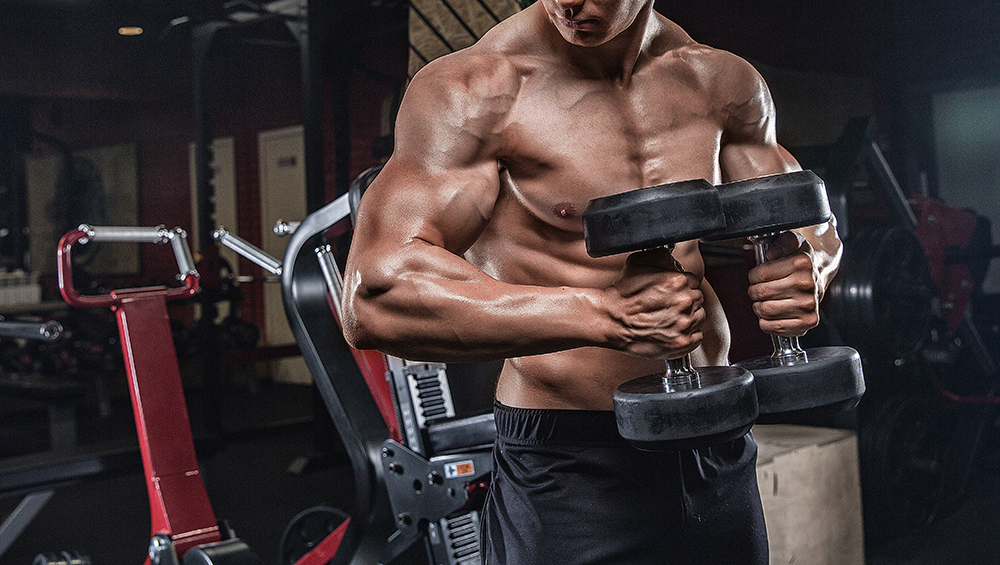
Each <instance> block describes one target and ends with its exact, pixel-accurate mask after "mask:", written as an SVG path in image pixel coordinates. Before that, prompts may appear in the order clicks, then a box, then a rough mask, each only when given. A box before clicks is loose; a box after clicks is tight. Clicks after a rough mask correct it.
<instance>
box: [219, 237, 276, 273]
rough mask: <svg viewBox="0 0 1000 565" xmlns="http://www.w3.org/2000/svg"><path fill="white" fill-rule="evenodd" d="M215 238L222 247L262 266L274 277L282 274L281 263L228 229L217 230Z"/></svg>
mask: <svg viewBox="0 0 1000 565" xmlns="http://www.w3.org/2000/svg"><path fill="white" fill-rule="evenodd" d="M213 237H215V240H216V241H218V242H219V243H221V244H222V245H225V246H226V247H228V248H230V249H232V250H233V251H235V252H237V253H239V254H240V255H242V256H244V257H246V258H247V259H249V260H251V261H253V262H254V263H256V264H258V265H260V266H261V267H263V268H264V269H265V270H266V271H268V272H269V273H271V274H272V275H280V274H281V261H278V260H277V259H275V258H274V257H272V256H270V255H268V254H267V252H265V251H264V250H263V249H261V248H259V247H257V246H255V245H254V244H252V243H250V242H249V241H247V240H245V239H243V238H242V237H239V236H237V235H233V234H231V233H229V231H227V230H226V228H224V227H222V228H219V229H217V230H215V234H214V236H213Z"/></svg>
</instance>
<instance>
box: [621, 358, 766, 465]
mask: <svg viewBox="0 0 1000 565" xmlns="http://www.w3.org/2000/svg"><path fill="white" fill-rule="evenodd" d="M698 376H699V384H698V386H688V387H675V386H672V385H671V384H670V383H669V382H668V379H666V378H664V374H663V373H657V374H653V375H647V376H645V377H639V378H638V379H633V380H631V381H628V382H626V383H624V384H622V385H621V386H619V387H618V388H617V389H615V393H614V406H615V418H616V420H617V421H618V431H619V433H620V434H621V435H622V437H623V438H625V439H626V440H628V441H629V443H631V444H632V445H633V446H635V447H636V448H638V449H642V450H645V451H675V450H679V449H692V448H697V447H707V446H711V445H715V444H719V443H723V442H726V441H732V440H735V439H737V438H739V437H742V436H743V435H745V434H746V433H747V432H748V431H750V426H751V425H752V424H753V422H754V420H755V419H756V417H757V396H756V392H755V389H754V379H755V377H756V376H755V375H752V374H751V373H750V372H748V371H745V370H742V369H740V368H738V367H699V368H698Z"/></svg>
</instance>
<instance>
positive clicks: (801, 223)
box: [706, 171, 831, 240]
mask: <svg viewBox="0 0 1000 565" xmlns="http://www.w3.org/2000/svg"><path fill="white" fill-rule="evenodd" d="M718 190H719V198H721V200H722V210H723V214H724V215H725V218H726V226H725V228H724V229H722V230H720V231H719V232H717V233H714V234H710V235H709V236H708V237H706V239H712V240H719V239H735V238H740V237H751V236H755V235H765V234H771V233H778V232H782V231H786V230H790V229H794V228H801V227H805V226H812V225H816V224H822V223H824V222H827V221H829V220H830V216H831V212H830V201H829V199H828V198H827V195H826V185H825V184H824V183H823V180H822V179H821V178H819V177H818V176H816V174H815V173H813V172H812V171H796V172H793V173H781V174H777V175H769V176H764V177H758V178H753V179H747V180H741V181H736V182H729V183H725V184H720V185H719V186H718Z"/></svg>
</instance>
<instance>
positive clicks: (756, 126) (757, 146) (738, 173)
mask: <svg viewBox="0 0 1000 565" xmlns="http://www.w3.org/2000/svg"><path fill="white" fill-rule="evenodd" d="M727 71H728V72H727V73H726V74H725V75H724V76H725V78H724V79H723V80H722V85H721V86H720V88H719V92H720V93H721V96H722V97H723V99H724V100H725V102H724V103H723V107H724V108H726V109H727V112H726V114H725V116H724V122H723V132H722V147H721V150H720V153H719V165H720V168H721V170H722V180H723V181H724V182H731V181H737V180H743V179H748V178H754V177H759V176H764V175H770V174H778V173H786V172H791V171H797V170H799V169H800V167H799V164H798V162H797V161H796V160H795V158H794V157H792V155H791V154H790V153H789V152H788V151H787V150H785V148H784V147H782V146H781V145H780V144H779V143H778V141H777V132H776V123H775V121H776V112H775V108H774V102H773V101H772V99H771V93H770V91H769V90H768V88H767V84H766V83H765V82H764V79H763V78H762V77H761V76H760V74H759V73H758V72H757V71H756V69H754V68H753V66H752V65H750V64H749V63H747V62H746V61H744V60H742V59H739V58H738V57H735V56H730V59H729V61H728V65H727Z"/></svg>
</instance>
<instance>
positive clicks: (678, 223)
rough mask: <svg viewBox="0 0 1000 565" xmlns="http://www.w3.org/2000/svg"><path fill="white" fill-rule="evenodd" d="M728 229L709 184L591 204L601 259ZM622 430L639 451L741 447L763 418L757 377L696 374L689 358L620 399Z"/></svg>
mask: <svg viewBox="0 0 1000 565" xmlns="http://www.w3.org/2000/svg"><path fill="white" fill-rule="evenodd" d="M724 227H725V217H724V216H723V213H722V204H721V201H720V200H719V193H718V191H717V190H716V189H715V188H714V187H713V186H712V185H711V184H710V183H709V182H708V181H705V180H700V179H699V180H690V181H682V182H678V183H671V184H665V185H659V186H654V187H649V188H642V189H639V190H635V191H632V192H625V193H621V194H615V195H612V196H608V197H605V198H597V199H594V200H591V202H590V204H589V206H588V207H587V209H586V210H585V211H584V213H583V231H584V238H585V241H586V244H587V252H588V253H589V254H590V255H592V256H594V257H603V256H606V255H612V254H615V253H624V252H629V251H642V250H646V249H652V248H656V247H665V248H666V249H667V250H668V251H670V250H672V248H673V246H674V244H676V243H678V242H681V241H689V240H693V239H698V238H701V237H704V236H705V235H707V234H710V233H714V232H716V231H718V230H721V229H722V228H724ZM613 400H614V406H615V417H616V419H617V422H618V431H619V433H621V435H622V437H624V438H625V439H626V440H628V441H629V442H630V443H631V444H632V445H633V446H635V447H636V448H638V449H643V450H648V451H666V450H677V449H690V448H696V447H708V446H711V445H715V444H718V443H721V442H724V441H731V440H734V439H736V438H738V437H740V436H742V435H744V434H746V432H747V431H748V430H749V429H750V426H751V425H752V424H753V422H754V420H755V419H756V418H757V396H756V392H755V390H754V388H753V375H752V374H751V373H750V372H749V371H747V370H745V369H741V368H739V367H706V368H699V369H698V370H695V369H694V368H693V367H691V362H690V357H689V356H687V355H685V356H683V357H680V358H678V359H668V360H667V361H666V371H665V372H664V373H658V374H654V375H647V376H645V377H640V378H638V379H633V380H631V381H628V382H626V383H623V384H622V385H621V386H619V387H618V388H617V389H616V390H615V392H614V396H613Z"/></svg>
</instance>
